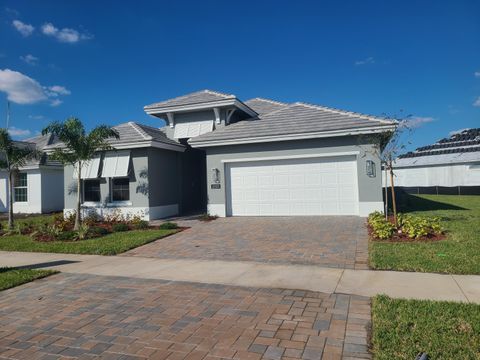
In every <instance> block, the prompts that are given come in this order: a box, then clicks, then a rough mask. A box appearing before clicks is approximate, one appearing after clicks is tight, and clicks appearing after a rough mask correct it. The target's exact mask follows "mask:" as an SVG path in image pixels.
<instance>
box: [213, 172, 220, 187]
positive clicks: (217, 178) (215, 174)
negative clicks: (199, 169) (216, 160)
mask: <svg viewBox="0 0 480 360" xmlns="http://www.w3.org/2000/svg"><path fill="white" fill-rule="evenodd" d="M212 182H213V183H214V184H220V170H218V169H217V168H213V169H212Z"/></svg>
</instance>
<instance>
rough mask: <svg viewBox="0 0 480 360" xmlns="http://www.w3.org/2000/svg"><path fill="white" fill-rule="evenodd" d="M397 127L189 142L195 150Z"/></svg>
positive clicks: (334, 135)
mask: <svg viewBox="0 0 480 360" xmlns="http://www.w3.org/2000/svg"><path fill="white" fill-rule="evenodd" d="M396 127H397V125H381V126H375V127H366V128H358V129H347V130H345V129H342V130H331V131H320V132H311V133H300V134H284V135H270V136H258V137H250V138H240V139H227V140H204V141H202V140H200V141H196V140H195V139H191V140H189V141H188V143H189V144H190V145H191V146H192V147H194V148H207V147H213V146H227V145H242V144H253V143H265V142H275V141H292V140H305V139H317V138H326V137H336V136H351V135H363V134H376V133H382V132H385V131H390V130H392V131H393V130H395V129H396Z"/></svg>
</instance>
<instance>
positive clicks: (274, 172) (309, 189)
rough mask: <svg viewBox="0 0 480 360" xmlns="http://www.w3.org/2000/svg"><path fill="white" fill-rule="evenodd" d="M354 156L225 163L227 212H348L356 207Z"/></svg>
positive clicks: (260, 213)
mask: <svg viewBox="0 0 480 360" xmlns="http://www.w3.org/2000/svg"><path fill="white" fill-rule="evenodd" d="M356 171H357V170H356V159H355V157H352V156H351V157H337V158H328V159H322V158H316V159H295V160H275V161H258V162H250V163H248V162H245V163H238V164H231V165H229V166H228V169H227V176H230V178H229V181H227V184H228V183H229V189H227V196H228V201H229V209H230V212H231V213H230V214H229V215H237V216H275V215H278V216H282V215H284V216H293V215H353V214H357V212H358V188H357V181H356V177H357V173H356Z"/></svg>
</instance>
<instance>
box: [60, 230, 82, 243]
mask: <svg viewBox="0 0 480 360" xmlns="http://www.w3.org/2000/svg"><path fill="white" fill-rule="evenodd" d="M76 236H77V233H76V232H75V231H63V232H61V233H60V234H58V235H57V236H56V239H57V240H58V241H70V240H74V239H75V237H76Z"/></svg>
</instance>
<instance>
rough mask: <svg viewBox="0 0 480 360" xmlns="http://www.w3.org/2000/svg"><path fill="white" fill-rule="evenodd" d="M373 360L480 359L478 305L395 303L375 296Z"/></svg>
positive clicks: (411, 301)
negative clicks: (421, 358) (419, 359)
mask: <svg viewBox="0 0 480 360" xmlns="http://www.w3.org/2000/svg"><path fill="white" fill-rule="evenodd" d="M372 322H373V334H372V344H373V353H374V358H375V359H376V360H387V359H388V360H392V359H408V360H413V359H415V357H416V356H417V354H418V353H419V352H426V353H427V354H428V355H429V356H430V359H435V360H440V359H462V360H463V359H465V360H466V359H472V360H473V359H480V305H477V304H464V303H452V302H443V301H442V302H436V301H419V300H396V299H391V298H389V297H387V296H383V295H382V296H377V297H375V298H374V299H373V303H372Z"/></svg>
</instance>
